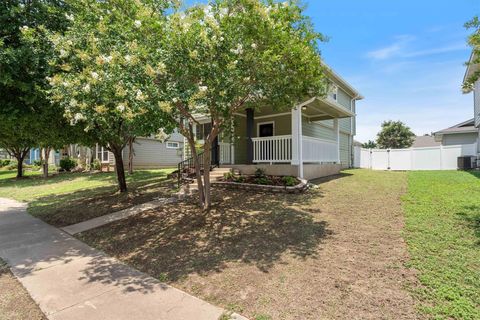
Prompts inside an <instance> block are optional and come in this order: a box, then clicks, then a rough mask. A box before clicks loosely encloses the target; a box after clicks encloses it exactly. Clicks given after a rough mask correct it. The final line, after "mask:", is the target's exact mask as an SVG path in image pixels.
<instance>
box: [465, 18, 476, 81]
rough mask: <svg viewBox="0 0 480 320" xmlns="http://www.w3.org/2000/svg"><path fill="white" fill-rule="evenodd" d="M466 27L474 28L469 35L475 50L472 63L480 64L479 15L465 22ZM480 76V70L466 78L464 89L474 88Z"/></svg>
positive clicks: (470, 42)
mask: <svg viewBox="0 0 480 320" xmlns="http://www.w3.org/2000/svg"><path fill="white" fill-rule="evenodd" d="M465 27H466V28H467V29H473V33H472V34H471V35H470V36H469V37H468V44H469V45H470V46H471V47H472V50H473V55H472V57H473V60H472V61H470V64H472V65H474V64H480V19H479V18H478V16H476V17H474V18H473V19H472V20H470V21H469V22H467V23H465ZM479 77H480V71H476V72H474V73H473V75H472V76H471V77H470V78H469V79H465V82H464V83H463V89H464V90H473V88H474V85H475V82H477V80H478V79H479Z"/></svg>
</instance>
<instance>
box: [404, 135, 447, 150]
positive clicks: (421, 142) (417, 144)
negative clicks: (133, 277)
mask: <svg viewBox="0 0 480 320" xmlns="http://www.w3.org/2000/svg"><path fill="white" fill-rule="evenodd" d="M441 144H442V143H441V142H440V141H437V140H435V136H434V135H424V136H416V137H415V140H414V141H413V144H412V146H411V148H428V147H438V146H439V145H441Z"/></svg>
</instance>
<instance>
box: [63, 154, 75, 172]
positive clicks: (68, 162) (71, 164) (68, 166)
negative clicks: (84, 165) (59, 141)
mask: <svg viewBox="0 0 480 320" xmlns="http://www.w3.org/2000/svg"><path fill="white" fill-rule="evenodd" d="M76 165H77V161H76V160H75V159H72V158H70V157H66V158H63V159H60V168H61V169H62V170H63V171H71V170H72V169H73V168H75V167H76Z"/></svg>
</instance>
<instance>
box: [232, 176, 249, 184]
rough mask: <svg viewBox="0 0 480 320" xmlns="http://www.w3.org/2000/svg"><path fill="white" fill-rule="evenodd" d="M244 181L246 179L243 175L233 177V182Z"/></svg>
mask: <svg viewBox="0 0 480 320" xmlns="http://www.w3.org/2000/svg"><path fill="white" fill-rule="evenodd" d="M245 181H247V177H245V176H238V177H237V178H236V179H235V182H238V183H244V182H245Z"/></svg>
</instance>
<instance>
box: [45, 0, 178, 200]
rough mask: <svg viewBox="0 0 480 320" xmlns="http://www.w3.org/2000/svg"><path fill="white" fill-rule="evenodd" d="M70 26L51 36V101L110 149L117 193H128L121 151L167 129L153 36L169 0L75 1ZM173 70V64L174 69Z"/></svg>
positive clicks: (160, 29)
mask: <svg viewBox="0 0 480 320" xmlns="http://www.w3.org/2000/svg"><path fill="white" fill-rule="evenodd" d="M72 3H73V6H74V12H75V15H71V16H68V18H69V19H70V20H71V22H72V25H71V27H70V28H69V29H68V30H67V31H66V32H65V33H64V34H52V35H51V36H50V40H51V42H52V44H53V46H54V48H55V50H56V52H57V54H58V58H57V59H56V61H55V65H56V66H57V67H58V68H60V69H61V71H60V72H58V73H57V74H55V76H53V77H51V78H50V79H49V81H50V84H51V86H52V90H51V98H52V101H53V102H55V103H58V104H59V105H61V106H62V107H63V108H64V110H65V116H66V117H67V119H68V120H69V121H70V122H71V124H72V125H76V126H80V127H82V128H83V129H84V131H85V132H88V133H91V134H92V135H94V136H95V137H96V138H97V142H98V143H99V144H101V145H103V146H104V147H105V148H106V149H107V150H109V151H110V152H112V153H113V155H114V157H115V168H116V174H117V180H118V186H119V190H120V192H125V191H127V184H126V179H125V169H124V163H123V159H122V150H123V149H124V147H125V146H126V144H127V143H128V141H130V140H131V139H132V138H134V137H136V136H148V135H151V134H153V133H155V132H156V131H158V130H159V128H163V130H164V131H166V132H168V131H169V130H170V131H171V130H172V129H173V126H172V125H171V123H170V122H168V121H164V119H165V117H164V111H163V110H162V109H160V108H158V104H157V103H156V101H158V100H159V99H158V98H157V97H156V96H155V92H156V90H153V87H154V86H155V83H154V79H155V77H156V75H157V74H158V72H160V71H162V70H163V69H164V67H163V65H162V64H158V65H155V64H152V53H156V52H155V51H154V50H152V49H151V48H153V47H155V46H157V44H156V43H149V42H148V41H147V40H148V39H153V37H152V36H149V35H151V34H163V33H164V31H163V26H164V22H165V20H166V17H165V15H164V11H165V10H166V9H167V8H168V7H169V6H170V1H160V0H158V1H157V0H151V1H144V2H141V1H135V0H112V1H105V2H102V1H94V0H78V1H74V2H72ZM175 67H176V68H178V67H177V66H175Z"/></svg>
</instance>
